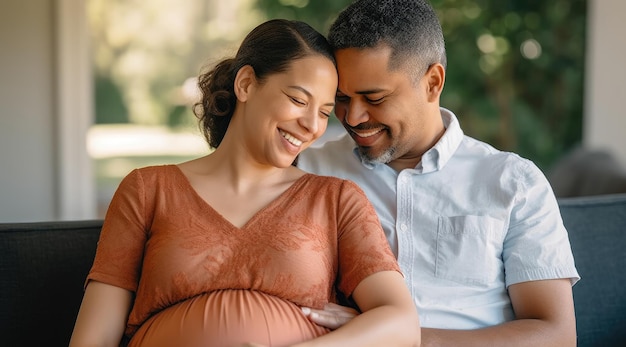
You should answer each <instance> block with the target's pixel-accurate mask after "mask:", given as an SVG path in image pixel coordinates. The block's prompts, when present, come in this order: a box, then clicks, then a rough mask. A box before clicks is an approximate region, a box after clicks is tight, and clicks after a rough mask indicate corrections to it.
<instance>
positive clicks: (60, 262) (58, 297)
mask: <svg viewBox="0 0 626 347" xmlns="http://www.w3.org/2000/svg"><path fill="white" fill-rule="evenodd" d="M101 227H102V221H100V220H94V221H65V222H38V223H11V224H0V254H1V256H0V341H2V345H4V346H67V344H68V343H69V339H70V336H71V333H72V330H73V328H74V322H75V320H76V315H77V313H78V308H79V307H80V302H81V301H82V297H83V283H84V281H85V278H86V276H87V272H88V271H89V269H90V268H91V264H92V263H93V259H94V256H95V250H96V245H97V242H98V237H99V235H100V229H101Z"/></svg>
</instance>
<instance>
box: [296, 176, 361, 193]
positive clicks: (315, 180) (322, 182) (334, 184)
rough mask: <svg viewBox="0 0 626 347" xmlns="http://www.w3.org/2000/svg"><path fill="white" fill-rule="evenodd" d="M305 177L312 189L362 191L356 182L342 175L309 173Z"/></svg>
mask: <svg viewBox="0 0 626 347" xmlns="http://www.w3.org/2000/svg"><path fill="white" fill-rule="evenodd" d="M303 178H307V181H308V185H309V186H310V188H311V189H317V190H332V191H337V192H358V193H359V194H361V193H362V190H361V188H360V187H359V186H358V185H357V184H356V183H354V182H352V181H350V180H347V179H343V178H340V177H335V176H325V175H318V174H312V173H307V174H305V175H304V177H303Z"/></svg>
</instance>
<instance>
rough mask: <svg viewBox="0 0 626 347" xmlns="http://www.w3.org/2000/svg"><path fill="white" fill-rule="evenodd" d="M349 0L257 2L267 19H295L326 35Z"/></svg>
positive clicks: (275, 0)
mask: <svg viewBox="0 0 626 347" xmlns="http://www.w3.org/2000/svg"><path fill="white" fill-rule="evenodd" d="M351 2H352V1H351V0H257V3H256V6H257V8H258V9H259V10H260V11H261V12H263V13H265V14H266V17H267V18H285V19H297V20H301V21H303V22H306V23H308V24H309V25H311V26H312V27H313V28H315V29H317V30H318V31H319V32H321V33H323V34H326V33H327V32H328V29H329V28H330V25H331V24H332V22H333V21H334V20H335V18H336V17H337V14H339V12H340V11H341V10H342V9H343V8H344V7H346V6H347V5H348V4H350V3H351Z"/></svg>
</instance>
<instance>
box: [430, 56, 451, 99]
mask: <svg viewBox="0 0 626 347" xmlns="http://www.w3.org/2000/svg"><path fill="white" fill-rule="evenodd" d="M425 78H426V83H427V88H428V89H427V93H428V101H429V102H436V101H437V102H438V100H439V97H440V96H441V92H442V91H443V85H444V83H445V81H446V69H445V68H444V67H443V65H441V64H440V63H435V64H433V65H431V66H429V67H428V70H426V75H425Z"/></svg>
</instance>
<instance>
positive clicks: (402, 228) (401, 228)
mask: <svg viewBox="0 0 626 347" xmlns="http://www.w3.org/2000/svg"><path fill="white" fill-rule="evenodd" d="M408 228H409V227H408V226H407V225H406V224H404V223H402V224H400V230H402V231H406V230H407V229H408Z"/></svg>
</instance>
